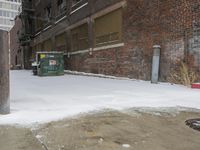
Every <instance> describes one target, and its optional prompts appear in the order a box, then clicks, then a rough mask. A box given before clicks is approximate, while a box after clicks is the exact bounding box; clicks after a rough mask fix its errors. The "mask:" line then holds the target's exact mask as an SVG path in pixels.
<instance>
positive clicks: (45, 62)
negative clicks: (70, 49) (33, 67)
mask: <svg viewBox="0 0 200 150" xmlns="http://www.w3.org/2000/svg"><path fill="white" fill-rule="evenodd" d="M36 62H37V74H38V75H39V76H59V75H64V60H63V53H62V52H37V54H36Z"/></svg>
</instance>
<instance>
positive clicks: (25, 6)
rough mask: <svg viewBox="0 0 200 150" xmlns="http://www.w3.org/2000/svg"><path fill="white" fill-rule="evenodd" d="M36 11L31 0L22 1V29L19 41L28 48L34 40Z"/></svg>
mask: <svg viewBox="0 0 200 150" xmlns="http://www.w3.org/2000/svg"><path fill="white" fill-rule="evenodd" d="M33 13H34V9H32V3H31V1H29V0H22V12H21V14H20V18H21V21H22V29H21V32H20V35H19V40H20V43H21V45H22V46H27V45H29V44H30V42H31V38H32V19H31V17H32V16H33Z"/></svg>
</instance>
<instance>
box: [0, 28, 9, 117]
mask: <svg viewBox="0 0 200 150" xmlns="http://www.w3.org/2000/svg"><path fill="white" fill-rule="evenodd" d="M8 49H9V47H8V32H6V31H2V30H0V114H8V113H10V100H9V95H10V90H9V56H8Z"/></svg>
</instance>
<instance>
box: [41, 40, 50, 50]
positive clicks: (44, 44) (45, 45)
mask: <svg viewBox="0 0 200 150" xmlns="http://www.w3.org/2000/svg"><path fill="white" fill-rule="evenodd" d="M51 50H52V45H51V39H49V40H46V41H44V43H43V51H51Z"/></svg>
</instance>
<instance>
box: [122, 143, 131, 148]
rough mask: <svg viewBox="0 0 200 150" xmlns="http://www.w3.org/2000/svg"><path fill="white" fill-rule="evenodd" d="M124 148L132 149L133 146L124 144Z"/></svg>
mask: <svg viewBox="0 0 200 150" xmlns="http://www.w3.org/2000/svg"><path fill="white" fill-rule="evenodd" d="M122 147H123V148H130V147H131V146H130V145H129V144H122Z"/></svg>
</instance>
